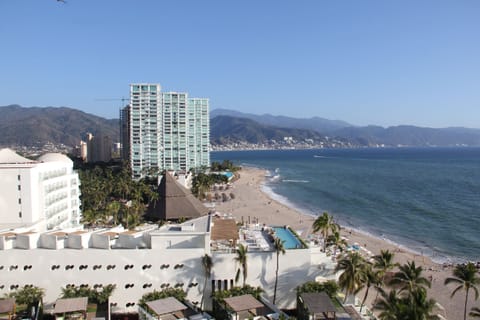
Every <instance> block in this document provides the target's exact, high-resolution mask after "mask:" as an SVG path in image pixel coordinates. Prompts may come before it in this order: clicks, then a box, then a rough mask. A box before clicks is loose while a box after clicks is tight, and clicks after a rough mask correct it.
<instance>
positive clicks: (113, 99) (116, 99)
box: [95, 97, 130, 109]
mask: <svg viewBox="0 0 480 320" xmlns="http://www.w3.org/2000/svg"><path fill="white" fill-rule="evenodd" d="M95 101H121V102H122V105H121V106H120V109H121V108H123V107H125V101H127V104H128V102H130V99H129V98H124V97H122V98H105V99H95Z"/></svg>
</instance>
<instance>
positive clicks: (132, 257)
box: [0, 248, 321, 311]
mask: <svg viewBox="0 0 480 320" xmlns="http://www.w3.org/2000/svg"><path fill="white" fill-rule="evenodd" d="M204 254H205V250H204V249H203V248H199V249H168V250H165V249H162V250H154V249H114V250H102V249H93V248H89V249H83V250H76V249H61V250H49V249H32V250H19V249H11V250H8V251H0V265H3V266H4V268H3V270H0V286H1V285H4V288H3V289H0V296H3V295H4V294H6V293H8V292H9V291H10V286H11V285H19V286H23V285H25V284H33V285H36V286H39V287H42V288H45V289H46V298H45V301H46V302H53V301H54V300H56V299H57V298H58V297H59V296H60V294H61V287H65V286H66V285H67V284H75V285H81V284H89V285H90V286H91V287H93V286H94V285H95V284H103V285H106V284H116V285H117V289H116V290H115V292H114V294H113V296H112V298H111V302H114V303H117V307H116V308H117V309H118V310H123V309H125V308H126V307H125V304H126V303H129V302H134V303H136V302H138V300H139V299H140V298H141V296H142V295H143V294H144V293H147V292H151V291H153V290H154V289H156V290H161V289H162V287H161V286H162V284H167V283H169V284H170V286H171V287H174V286H175V284H177V283H183V284H184V285H183V288H184V289H185V290H186V291H187V293H188V296H187V297H188V299H189V300H191V301H192V302H195V301H198V302H200V300H201V294H202V291H203V285H204V281H205V278H204V271H203V267H202V265H201V259H202V256H203V255H204ZM234 257H235V254H220V253H217V254H215V253H214V254H212V258H213V262H214V266H213V273H212V277H211V279H209V280H208V282H207V294H206V295H207V296H210V293H211V291H210V289H211V280H221V281H222V286H223V280H227V281H228V286H230V280H231V279H234V278H235V273H236V270H237V268H238V266H237V265H236V264H235V262H234ZM247 263H248V277H247V284H249V285H252V286H260V287H262V288H263V289H264V290H265V292H266V296H267V297H268V298H269V299H272V298H273V288H274V282H275V269H276V255H275V253H274V252H255V253H253V252H252V253H249V254H248V260H247ZM179 264H183V265H184V266H183V267H181V268H176V269H175V265H179ZM11 265H18V266H19V267H18V269H16V270H12V271H10V270H9V267H10V266H11ZM25 265H32V268H31V269H27V270H24V269H23V266H25ZM54 265H55V266H56V265H60V268H58V269H55V270H52V269H51V268H52V266H54ZM66 265H74V268H73V269H71V270H65V266H66ZM80 265H87V266H88V268H87V269H85V270H79V266H80ZM94 265H101V266H102V267H101V268H100V269H97V270H93V266H94ZM108 265H115V268H114V269H111V270H107V266H108ZM126 265H133V268H131V269H130V268H127V269H125V266H126ZM149 265H151V267H150V268H148V267H145V268H144V266H149ZM162 265H169V268H164V269H162V268H161V266H162ZM319 272H321V271H320V269H319V268H318V265H311V264H310V249H297V250H287V253H286V254H285V255H280V269H279V282H278V290H277V304H278V305H279V306H280V307H282V308H293V307H295V287H296V286H297V285H299V284H301V283H303V282H306V281H309V280H314V279H315V276H317V275H319ZM242 281H243V280H242V278H241V277H240V281H239V283H238V284H237V285H242ZM192 283H193V284H196V283H198V285H196V286H192V287H189V284H192ZM126 284H134V287H133V288H125V285H126ZM145 284H148V285H149V284H152V286H151V287H147V288H143V285H145ZM208 300H209V299H208V298H207V301H208ZM207 305H209V303H208V304H207ZM133 310H135V307H132V309H131V311H133Z"/></svg>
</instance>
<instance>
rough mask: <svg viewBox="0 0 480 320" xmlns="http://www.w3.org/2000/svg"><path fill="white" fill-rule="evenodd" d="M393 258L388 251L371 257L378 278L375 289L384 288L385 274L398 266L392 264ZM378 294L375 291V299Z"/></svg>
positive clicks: (382, 251) (393, 255) (392, 254)
mask: <svg viewBox="0 0 480 320" xmlns="http://www.w3.org/2000/svg"><path fill="white" fill-rule="evenodd" d="M394 257H395V254H394V253H392V252H390V251H389V250H381V251H380V254H378V255H376V256H374V257H373V260H374V261H373V267H374V268H375V270H377V271H378V277H379V282H378V284H377V288H378V287H383V286H385V276H386V274H387V272H389V271H391V270H393V268H395V267H397V266H398V264H397V263H395V262H393V259H394ZM378 293H379V291H378V290H377V297H378ZM375 300H376V299H375Z"/></svg>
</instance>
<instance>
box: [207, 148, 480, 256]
mask: <svg viewBox="0 0 480 320" xmlns="http://www.w3.org/2000/svg"><path fill="white" fill-rule="evenodd" d="M211 157H212V160H213V161H222V160H225V159H228V160H232V161H234V163H236V164H239V165H247V166H254V167H259V168H263V169H266V170H269V171H270V172H272V173H273V172H275V173H274V174H272V176H275V178H274V179H269V180H267V182H266V185H265V186H264V190H265V191H266V192H269V193H270V194H271V196H272V197H273V198H275V199H277V200H279V201H281V202H283V203H285V204H286V205H289V206H291V207H294V208H296V209H298V210H300V211H302V212H304V213H306V214H311V215H317V214H319V213H322V212H323V211H328V212H329V213H331V214H333V215H334V217H335V219H336V220H337V221H338V222H339V223H341V224H342V225H344V226H347V227H351V228H355V229H358V230H359V231H362V232H365V233H369V234H372V235H374V236H377V237H381V238H384V239H386V240H389V241H392V242H394V243H397V244H399V245H402V246H404V247H407V248H409V249H411V250H414V251H416V252H418V253H422V254H426V255H429V256H431V257H432V258H433V259H434V260H436V261H438V262H443V261H464V260H474V261H478V260H480V232H479V231H478V230H479V226H480V149H479V148H425V149H417V148H392V149H343V150H340V149H330V150H326V149H322V150H288V151H286V150H275V151H238V152H237V151H234V152H233V151H232V152H213V153H212V155H211Z"/></svg>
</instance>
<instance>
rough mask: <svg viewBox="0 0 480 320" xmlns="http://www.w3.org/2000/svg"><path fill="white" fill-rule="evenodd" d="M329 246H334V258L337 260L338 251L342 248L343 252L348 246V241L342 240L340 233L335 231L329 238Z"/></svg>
mask: <svg viewBox="0 0 480 320" xmlns="http://www.w3.org/2000/svg"><path fill="white" fill-rule="evenodd" d="M327 245H329V246H334V249H333V257H334V258H335V259H336V257H337V250H338V249H339V248H340V251H343V249H344V248H345V247H346V246H347V241H346V240H345V239H343V238H342V236H341V235H340V232H338V231H334V232H333V233H332V234H331V235H329V236H328V238H327Z"/></svg>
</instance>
